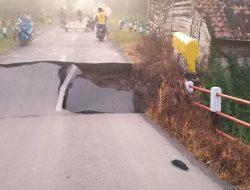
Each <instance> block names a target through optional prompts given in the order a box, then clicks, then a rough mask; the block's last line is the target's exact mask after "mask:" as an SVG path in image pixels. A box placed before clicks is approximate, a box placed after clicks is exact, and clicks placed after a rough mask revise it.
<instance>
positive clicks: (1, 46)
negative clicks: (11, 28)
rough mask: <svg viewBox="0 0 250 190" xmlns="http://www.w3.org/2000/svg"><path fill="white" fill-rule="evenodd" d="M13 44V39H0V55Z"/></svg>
mask: <svg viewBox="0 0 250 190" xmlns="http://www.w3.org/2000/svg"><path fill="white" fill-rule="evenodd" d="M14 44H15V41H13V39H3V38H0V54H3V53H5V52H6V51H8V50H9V49H11V48H12V47H13V46H14Z"/></svg>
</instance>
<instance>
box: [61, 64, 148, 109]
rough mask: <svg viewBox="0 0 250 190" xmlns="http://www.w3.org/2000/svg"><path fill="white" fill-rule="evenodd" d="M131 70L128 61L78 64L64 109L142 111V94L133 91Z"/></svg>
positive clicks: (68, 86) (133, 84) (66, 96)
mask: <svg viewBox="0 0 250 190" xmlns="http://www.w3.org/2000/svg"><path fill="white" fill-rule="evenodd" d="M131 71H132V65H131V64H120V63H119V64H118V63H102V64H77V69H76V71H75V73H74V76H72V78H71V80H70V83H69V84H68V85H67V89H66V92H65V96H64V101H63V108H64V109H65V110H68V111H70V112H75V113H82V114H94V113H141V112H144V106H143V96H142V95H140V93H138V91H137V90H135V81H134V79H133V77H132V75H131ZM68 75H69V71H68ZM66 80H67V79H66Z"/></svg>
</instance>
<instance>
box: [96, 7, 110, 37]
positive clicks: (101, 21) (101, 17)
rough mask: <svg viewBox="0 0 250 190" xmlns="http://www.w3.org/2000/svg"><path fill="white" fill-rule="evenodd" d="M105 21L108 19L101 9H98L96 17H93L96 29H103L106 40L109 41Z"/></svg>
mask: <svg viewBox="0 0 250 190" xmlns="http://www.w3.org/2000/svg"><path fill="white" fill-rule="evenodd" d="M107 19H108V17H107V15H106V13H105V12H104V10H103V9H102V8H98V12H97V14H96V17H95V21H96V23H97V27H100V28H104V30H105V33H106V35H107V39H109V33H108V28H107V25H106V23H107Z"/></svg>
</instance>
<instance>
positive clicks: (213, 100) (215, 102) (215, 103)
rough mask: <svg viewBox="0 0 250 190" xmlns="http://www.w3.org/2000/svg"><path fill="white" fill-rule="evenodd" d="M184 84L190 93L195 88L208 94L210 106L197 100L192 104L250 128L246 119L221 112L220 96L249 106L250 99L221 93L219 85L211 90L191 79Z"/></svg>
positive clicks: (227, 136)
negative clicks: (198, 85) (197, 84)
mask: <svg viewBox="0 0 250 190" xmlns="http://www.w3.org/2000/svg"><path fill="white" fill-rule="evenodd" d="M185 86H186V89H187V90H188V91H189V92H190V93H192V92H193V91H194V90H196V91H199V92H201V93H206V94H210V107H207V106H205V105H203V104H201V103H199V102H194V105H196V106H198V107H200V108H202V109H205V110H207V111H211V112H213V113H214V114H215V115H216V116H218V117H222V118H225V119H227V120H230V121H233V122H235V123H237V124H239V125H241V126H244V127H246V128H249V129H250V123H248V122H246V121H242V120H240V119H237V118H235V117H233V116H230V115H227V114H225V113H222V112H221V104H222V98H225V99H228V100H232V101H234V102H237V103H239V104H244V105H248V106H250V101H248V100H243V99H240V98H236V97H232V96H229V95H226V94H223V93H222V90H221V88H220V87H212V88H211V90H207V89H204V88H200V87H197V86H194V84H193V82H192V81H187V82H185ZM216 131H217V132H218V133H219V134H220V135H222V136H224V137H226V138H228V139H231V140H235V139H234V138H233V137H231V136H229V135H228V134H226V133H224V132H222V131H221V130H219V129H218V128H217V129H216Z"/></svg>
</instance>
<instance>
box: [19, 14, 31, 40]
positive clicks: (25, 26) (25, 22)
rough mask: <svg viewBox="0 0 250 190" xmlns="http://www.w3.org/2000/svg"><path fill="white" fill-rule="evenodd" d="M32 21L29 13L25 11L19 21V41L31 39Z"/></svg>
mask: <svg viewBox="0 0 250 190" xmlns="http://www.w3.org/2000/svg"><path fill="white" fill-rule="evenodd" d="M33 32H34V31H33V22H32V20H31V15H30V14H29V13H26V14H25V15H24V18H23V19H22V21H21V23H20V42H28V41H31V40H32V35H33Z"/></svg>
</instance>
